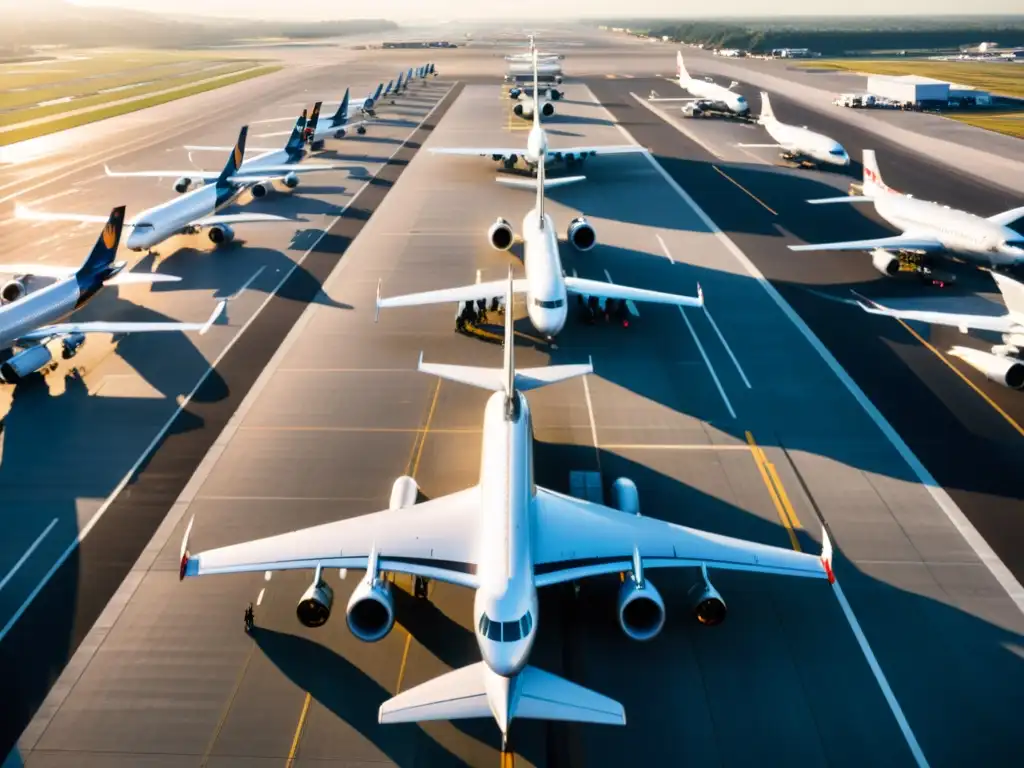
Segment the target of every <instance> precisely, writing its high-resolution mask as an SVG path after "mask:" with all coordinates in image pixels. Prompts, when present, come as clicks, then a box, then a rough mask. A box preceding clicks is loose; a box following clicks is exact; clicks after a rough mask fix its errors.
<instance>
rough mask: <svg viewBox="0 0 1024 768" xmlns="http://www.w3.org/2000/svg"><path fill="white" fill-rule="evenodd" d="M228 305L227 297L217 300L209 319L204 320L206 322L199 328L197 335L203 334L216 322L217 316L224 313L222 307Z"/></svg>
mask: <svg viewBox="0 0 1024 768" xmlns="http://www.w3.org/2000/svg"><path fill="white" fill-rule="evenodd" d="M227 305H228V300H227V299H221V300H220V301H218V302H217V306H216V307H214V308H213V312H212V313H211V314H210V319H209V320H207V321H206V324H205V325H204V326H203V327H202V328H200V329H199V335H200V336H203V335H204V334H205V333H206V332H207V331H208V330H210V328H211V327H212V326H213V324H214V322H216V320H217V318H218V317H220V316H221V315H222V314H223V313H224V309H225V308H226V307H227Z"/></svg>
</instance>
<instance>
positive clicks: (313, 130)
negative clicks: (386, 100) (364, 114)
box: [305, 88, 379, 152]
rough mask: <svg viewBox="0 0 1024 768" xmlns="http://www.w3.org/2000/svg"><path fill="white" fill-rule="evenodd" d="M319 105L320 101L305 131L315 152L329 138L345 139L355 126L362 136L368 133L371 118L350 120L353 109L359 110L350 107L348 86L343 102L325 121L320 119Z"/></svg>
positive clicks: (310, 146)
mask: <svg viewBox="0 0 1024 768" xmlns="http://www.w3.org/2000/svg"><path fill="white" fill-rule="evenodd" d="M378 90H379V89H378ZM319 107H320V105H319V103H318V104H316V105H315V106H314V108H313V113H312V114H311V115H310V118H309V123H308V124H307V126H306V132H305V138H306V141H307V142H308V143H309V148H310V149H311V150H313V151H314V152H316V151H318V150H321V149H323V148H324V142H325V141H326V140H327V139H328V138H335V139H343V138H345V135H346V134H347V133H348V132H349V131H350V130H352V129H353V128H355V130H356V133H358V134H359V135H360V136H362V135H363V134H365V133H366V126H367V124H369V122H370V121H369V120H358V121H356V122H349V120H350V115H351V114H352V113H353V111H357V110H352V109H350V108H349V105H348V88H346V89H345V95H344V96H343V97H342V99H341V104H339V105H338V109H337V111H336V112H335V113H334V114H333V115H332V116H331V117H329V118H328V119H327V120H326V121H324V122H321V121H320V109H319Z"/></svg>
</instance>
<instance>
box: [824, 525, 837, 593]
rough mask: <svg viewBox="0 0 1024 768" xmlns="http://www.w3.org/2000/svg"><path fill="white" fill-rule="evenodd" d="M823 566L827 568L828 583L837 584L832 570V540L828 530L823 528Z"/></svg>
mask: <svg viewBox="0 0 1024 768" xmlns="http://www.w3.org/2000/svg"><path fill="white" fill-rule="evenodd" d="M821 564H822V566H823V567H824V568H825V575H826V576H828V583H829V584H835V583H836V574H835V571H833V570H832V539H831V538H829V535H828V528H826V527H825V526H824V524H823V525H822V526H821Z"/></svg>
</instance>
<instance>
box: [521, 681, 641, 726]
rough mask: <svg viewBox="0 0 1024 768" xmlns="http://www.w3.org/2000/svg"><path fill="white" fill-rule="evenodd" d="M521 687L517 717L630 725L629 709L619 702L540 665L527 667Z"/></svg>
mask: <svg viewBox="0 0 1024 768" xmlns="http://www.w3.org/2000/svg"><path fill="white" fill-rule="evenodd" d="M517 687H518V689H519V701H518V702H517V704H516V706H515V707H514V709H513V712H514V714H513V717H522V718H529V719H530V720H568V721H570V722H574V723H599V724H601V725H625V724H626V711H625V710H624V709H623V708H622V705H621V704H619V702H617V701H615V700H614V699H610V698H608V697H607V696H602V695H601V694H600V693H597V692H595V691H592V690H590V689H589V688H584V687H583V686H582V685H577V684H576V683H572V682H570V681H568V680H566V679H565V678H562V677H559V676H558V675H553V674H551V673H550V672H545V671H544V670H542V669H538V668H537V667H533V666H527V667H526V668H525V669H523V671H522V672H520V673H519V680H518V686H517Z"/></svg>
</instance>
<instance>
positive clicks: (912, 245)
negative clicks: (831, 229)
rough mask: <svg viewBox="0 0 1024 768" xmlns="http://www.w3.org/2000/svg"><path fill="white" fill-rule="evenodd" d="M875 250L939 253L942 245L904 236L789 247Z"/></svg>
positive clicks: (811, 249) (807, 249)
mask: <svg viewBox="0 0 1024 768" xmlns="http://www.w3.org/2000/svg"><path fill="white" fill-rule="evenodd" d="M876 248H882V249H885V250H890V249H891V250H897V251H941V250H942V249H943V245H942V243H940V242H939V241H938V240H936V239H935V238H934V237H928V236H927V235H925V236H920V235H910V234H906V235H896V236H895V237H876V238H874V239H871V240H847V241H845V242H839V243H818V244H816V245H791V246H789V250H791V251H873V250H874V249H876Z"/></svg>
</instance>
